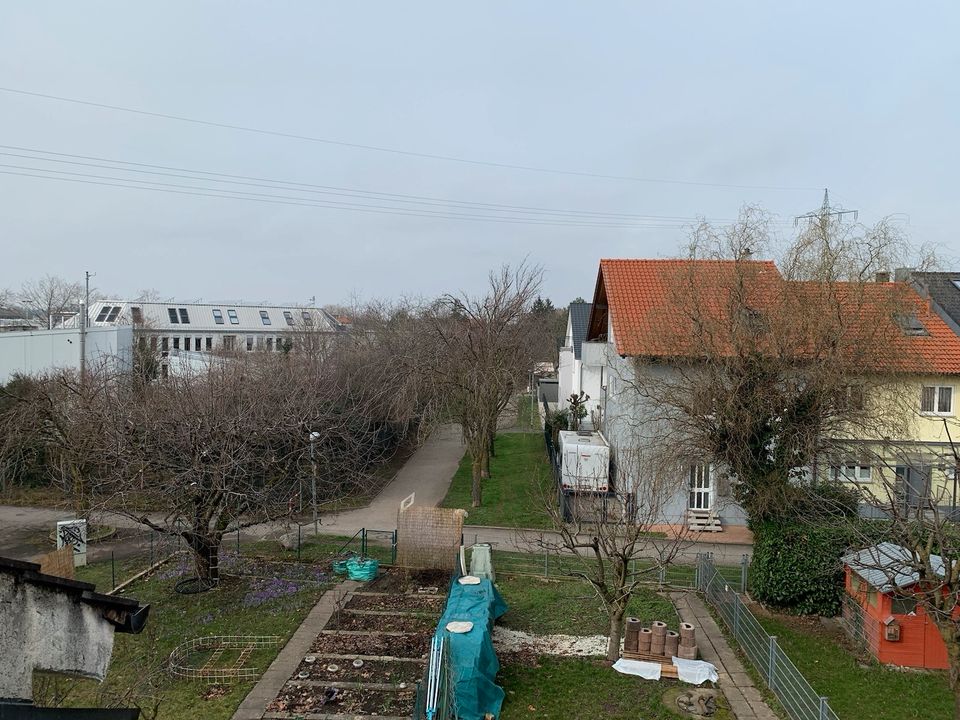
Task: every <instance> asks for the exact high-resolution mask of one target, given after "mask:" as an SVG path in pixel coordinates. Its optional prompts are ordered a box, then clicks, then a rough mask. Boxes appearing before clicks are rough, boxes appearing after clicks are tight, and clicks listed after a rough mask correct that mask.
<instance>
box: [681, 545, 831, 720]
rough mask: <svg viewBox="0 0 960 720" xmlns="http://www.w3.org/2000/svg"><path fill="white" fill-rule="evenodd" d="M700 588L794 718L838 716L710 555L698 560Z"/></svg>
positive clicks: (818, 719)
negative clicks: (755, 614)
mask: <svg viewBox="0 0 960 720" xmlns="http://www.w3.org/2000/svg"><path fill="white" fill-rule="evenodd" d="M697 566H698V572H697V575H698V578H699V581H700V590H702V591H703V594H704V596H705V597H706V599H707V602H709V603H710V604H711V605H712V606H713V608H714V609H715V610H716V611H717V613H718V614H719V615H720V617H721V618H722V619H723V622H724V623H725V624H726V625H727V627H728V628H729V629H730V632H731V633H732V634H733V637H734V639H735V640H736V641H737V643H738V644H739V645H740V648H741V649H742V650H743V652H744V654H745V655H746V656H747V658H748V659H749V660H750V662H751V663H753V666H754V667H755V668H756V669H757V672H759V673H760V675H761V677H763V679H764V681H766V683H767V687H769V688H770V690H772V691H773V694H774V695H776V696H777V699H778V700H779V701H780V704H781V705H783V707H784V709H785V710H786V712H787V714H788V715H789V716H790V718H791V720H838V718H837V714H836V713H835V712H834V711H833V709H832V708H831V707H830V704H829V703H828V701H827V698H826V697H824V696H822V695H818V694H817V692H816V691H815V690H814V689H813V688H812V687H811V686H810V683H809V682H807V679H806V678H805V677H804V676H803V675H802V674H801V673H800V671H799V670H797V667H796V665H794V664H793V662H792V661H791V660H790V658H789V657H787V654H786V653H785V652H784V651H783V650H782V649H781V648H780V646H779V645H778V644H777V638H776V636H774V635H769V634H767V631H766V630H764V629H763V626H762V625H760V622H759V621H758V620H757V618H756V617H754V615H753V613H752V612H750V609H749V608H748V607H747V606H746V605H744V603H743V600H741V599H740V594H739V591H738V590H737V588H736V586H735V585H731V584H730V583H729V582H728V581H727V580H726V579H725V578H724V576H723V574H722V573H721V572H720V571H719V569H718V568H716V567H715V566H714V564H713V560H712V558H711V557H710V556H709V555H701V556H699V558H698V561H697Z"/></svg>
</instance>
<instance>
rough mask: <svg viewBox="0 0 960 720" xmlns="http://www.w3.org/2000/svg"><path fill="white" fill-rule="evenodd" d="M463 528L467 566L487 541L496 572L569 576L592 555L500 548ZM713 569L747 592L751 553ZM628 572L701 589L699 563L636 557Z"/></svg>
mask: <svg viewBox="0 0 960 720" xmlns="http://www.w3.org/2000/svg"><path fill="white" fill-rule="evenodd" d="M469 530H470V528H469V527H468V528H465V532H464V542H465V543H466V544H467V546H468V547H467V549H466V553H467V566H468V567H469V560H470V553H471V549H470V546H472V545H474V544H477V543H487V544H489V545H490V546H491V558H492V560H493V567H494V568H496V571H497V572H498V573H503V574H506V575H536V576H539V577H544V578H559V579H563V578H570V577H573V576H574V574H575V573H579V572H582V571H584V570H585V569H588V567H589V565H588V563H590V562H592V560H591V558H589V557H584V556H579V555H574V554H572V553H562V554H557V553H556V552H551V551H541V552H517V551H513V550H501V549H499V548H498V547H497V545H498V543H497V542H495V541H489V540H485V539H484V537H483V535H482V534H480V533H473V532H469ZM714 570H715V571H716V572H717V573H719V575H720V577H722V578H723V580H724V582H725V583H727V584H728V585H729V586H730V587H732V588H735V589H736V591H737V592H746V591H747V588H748V586H749V579H750V556H749V555H742V556H741V558H740V562H739V563H738V564H736V565H716V566H714ZM630 571H631V573H636V574H639V573H646V574H647V576H648V579H649V581H650V583H651V584H658V585H663V586H669V587H675V588H679V589H685V590H697V589H699V588H700V581H699V578H698V573H699V572H700V565H699V563H698V562H692V563H679V562H673V563H667V564H662V563H658V561H657V559H656V558H654V557H650V558H636V559H634V560H632V561H631V567H630Z"/></svg>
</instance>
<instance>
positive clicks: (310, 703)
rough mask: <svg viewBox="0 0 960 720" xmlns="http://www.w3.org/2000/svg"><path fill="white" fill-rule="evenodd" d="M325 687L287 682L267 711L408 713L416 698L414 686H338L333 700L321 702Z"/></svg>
mask: <svg viewBox="0 0 960 720" xmlns="http://www.w3.org/2000/svg"><path fill="white" fill-rule="evenodd" d="M324 690H325V686H324V685H312V684H306V683H297V682H294V681H291V682H288V683H287V684H286V685H284V686H283V689H282V690H281V691H280V694H279V695H277V697H276V699H275V700H274V701H273V702H272V703H270V705H269V706H268V707H267V712H268V713H290V714H291V715H297V714H302V713H316V714H324V715H393V716H401V715H403V716H409V715H410V713H411V711H412V710H413V704H414V700H415V697H416V688H413V687H410V688H408V689H405V690H373V689H370V688H362V689H360V688H356V689H355V688H345V689H340V691H339V694H338V696H337V698H336V699H335V700H334V701H332V702H328V703H324V702H323V698H324Z"/></svg>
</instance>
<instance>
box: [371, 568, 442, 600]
mask: <svg viewBox="0 0 960 720" xmlns="http://www.w3.org/2000/svg"><path fill="white" fill-rule="evenodd" d="M451 577H452V574H451V573H450V572H449V571H447V570H404V569H402V568H391V569H390V570H388V571H387V572H385V573H381V574H380V576H379V577H377V578H375V579H374V580H371V581H370V582H369V583H367V584H366V585H364V587H363V589H364V590H366V591H369V592H386V593H416V592H417V590H418V589H420V588H437V593H438V594H440V595H445V594H446V593H447V588H448V587H449V586H450V578H451Z"/></svg>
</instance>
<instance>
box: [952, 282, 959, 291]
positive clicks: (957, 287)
mask: <svg viewBox="0 0 960 720" xmlns="http://www.w3.org/2000/svg"><path fill="white" fill-rule="evenodd" d="M950 282H952V283H953V286H954V287H955V288H956V289H957V290H960V280H951V281H950Z"/></svg>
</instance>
